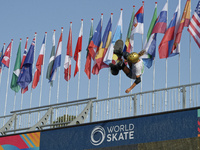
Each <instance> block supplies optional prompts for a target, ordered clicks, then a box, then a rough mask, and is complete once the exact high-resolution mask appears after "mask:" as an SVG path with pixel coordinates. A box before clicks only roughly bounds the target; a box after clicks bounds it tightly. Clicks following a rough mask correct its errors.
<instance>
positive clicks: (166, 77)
mask: <svg viewBox="0 0 200 150" xmlns="http://www.w3.org/2000/svg"><path fill="white" fill-rule="evenodd" d="M167 24H168V0H167ZM165 63H166V64H165V69H166V70H165V88H167V58H166V62H165ZM166 110H167V90H165V111H166Z"/></svg>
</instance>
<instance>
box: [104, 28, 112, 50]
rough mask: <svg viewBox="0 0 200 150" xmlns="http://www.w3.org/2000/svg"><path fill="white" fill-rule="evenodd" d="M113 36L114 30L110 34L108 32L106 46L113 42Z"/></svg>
mask: <svg viewBox="0 0 200 150" xmlns="http://www.w3.org/2000/svg"><path fill="white" fill-rule="evenodd" d="M111 37H112V32H111V31H110V32H109V34H108V38H107V41H106V47H105V48H108V47H109V45H110V42H111Z"/></svg>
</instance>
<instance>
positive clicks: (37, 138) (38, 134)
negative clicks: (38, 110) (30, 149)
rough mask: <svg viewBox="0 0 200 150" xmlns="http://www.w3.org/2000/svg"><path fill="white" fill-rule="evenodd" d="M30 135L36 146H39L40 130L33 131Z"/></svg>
mask: <svg viewBox="0 0 200 150" xmlns="http://www.w3.org/2000/svg"><path fill="white" fill-rule="evenodd" d="M32 136H33V138H34V139H35V141H36V147H39V146H40V132H37V133H33V134H32Z"/></svg>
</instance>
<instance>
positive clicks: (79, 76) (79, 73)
mask: <svg viewBox="0 0 200 150" xmlns="http://www.w3.org/2000/svg"><path fill="white" fill-rule="evenodd" d="M81 28H82V29H81V30H82V31H81V32H83V19H81ZM79 35H80V34H79ZM81 36H83V33H81ZM78 55H79V56H78V59H79V60H78V61H79V62H78V67H79V68H78V69H79V72H78V88H77V100H79V88H80V78H81V52H79V53H78Z"/></svg>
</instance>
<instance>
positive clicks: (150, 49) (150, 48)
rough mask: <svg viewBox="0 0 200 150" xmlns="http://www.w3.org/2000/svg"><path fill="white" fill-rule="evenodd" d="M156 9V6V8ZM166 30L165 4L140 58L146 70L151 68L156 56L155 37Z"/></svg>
mask: <svg viewBox="0 0 200 150" xmlns="http://www.w3.org/2000/svg"><path fill="white" fill-rule="evenodd" d="M156 7H157V6H156ZM166 28H167V3H166V4H165V6H164V7H163V9H162V11H161V12H160V14H159V16H158V18H157V20H156V22H155V25H154V27H153V30H152V33H151V36H150V37H149V40H148V42H147V43H146V44H145V46H144V49H145V50H146V54H145V55H143V56H142V59H143V62H144V65H145V66H146V67H147V68H150V67H151V66H152V62H153V60H154V58H155V55H156V37H157V33H165V31H166Z"/></svg>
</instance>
